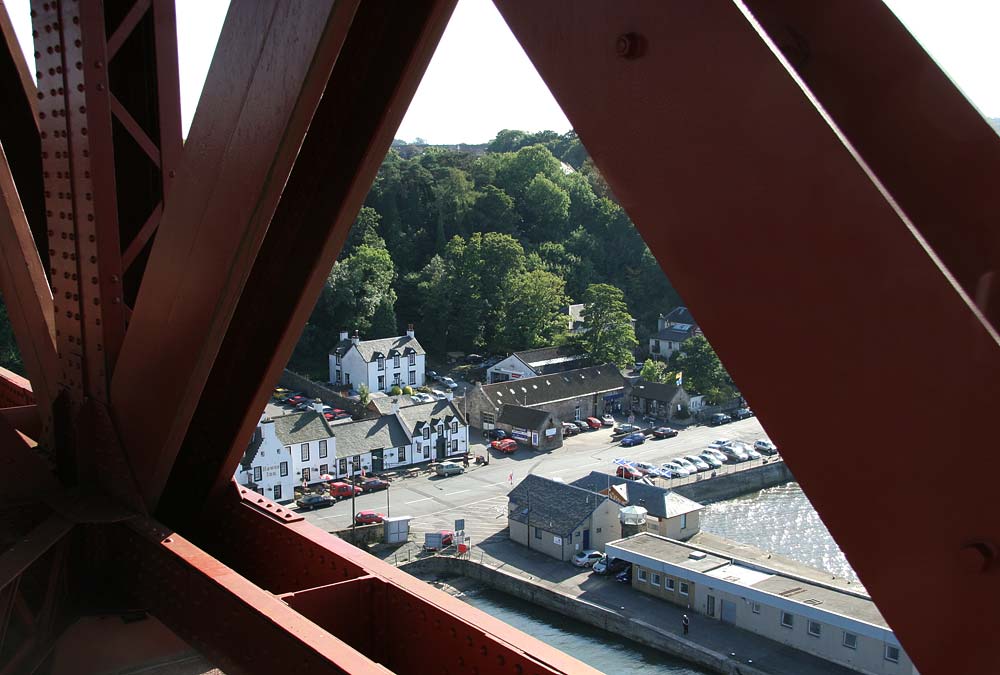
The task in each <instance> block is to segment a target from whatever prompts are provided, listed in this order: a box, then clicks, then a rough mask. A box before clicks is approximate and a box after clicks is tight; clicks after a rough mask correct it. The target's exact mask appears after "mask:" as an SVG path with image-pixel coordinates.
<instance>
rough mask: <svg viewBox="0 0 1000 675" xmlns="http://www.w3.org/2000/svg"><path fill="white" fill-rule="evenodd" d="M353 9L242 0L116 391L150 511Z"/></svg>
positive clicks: (222, 44) (228, 26)
mask: <svg viewBox="0 0 1000 675" xmlns="http://www.w3.org/2000/svg"><path fill="white" fill-rule="evenodd" d="M356 5H357V3H356V2H337V3H333V2H332V1H331V0H323V1H317V2H310V3H307V4H301V5H295V4H284V3H278V4H274V3H269V2H260V3H257V2H250V1H249V0H247V1H246V2H234V3H233V4H232V6H231V7H230V11H229V14H228V16H227V18H226V23H225V26H224V27H223V30H222V34H221V36H220V38H219V44H218V46H217V48H216V52H215V57H214V59H213V63H212V67H211V70H210V71H209V75H208V79H207V81H206V85H205V94H204V96H203V97H202V100H201V102H200V104H199V109H198V111H197V113H196V115H195V119H194V123H193V125H192V128H191V133H190V135H189V137H188V140H187V144H186V146H185V152H184V157H183V159H182V167H181V168H180V169H179V170H178V178H177V182H176V184H175V186H174V193H173V198H172V199H171V201H170V203H169V204H167V207H166V209H165V211H164V214H163V219H162V223H161V225H160V229H159V232H158V234H157V238H156V241H155V242H154V245H153V249H152V253H151V255H150V260H149V264H148V265H147V268H146V272H145V275H144V280H143V285H142V287H141V289H140V294H139V297H138V300H137V304H136V307H135V312H134V314H133V317H132V322H131V324H130V326H129V332H128V335H127V336H126V340H125V343H124V345H123V348H122V352H121V357H120V366H121V367H120V369H119V370H118V371H117V372H116V374H115V378H114V383H113V386H112V402H113V410H114V413H115V421H116V423H117V425H118V427H119V429H120V432H121V434H122V439H123V445H124V447H125V449H126V452H127V453H128V455H129V461H130V463H131V464H132V466H133V468H134V469H135V473H136V477H137V479H138V480H139V481H140V488H141V490H142V494H143V497H144V499H145V500H146V502H147V504H149V505H150V507H153V506H155V504H156V503H157V501H158V500H159V497H160V494H161V492H162V490H163V485H164V484H165V483H166V480H167V477H168V475H169V473H170V469H171V466H172V465H173V462H174V458H175V457H176V454H177V450H178V448H179V446H180V444H181V441H182V440H183V438H184V435H185V434H186V432H187V429H188V425H189V423H190V420H191V416H192V414H193V412H194V409H195V406H196V405H197V402H198V399H199V397H200V396H201V393H202V389H203V387H204V384H205V380H206V379H207V377H208V373H209V371H210V369H211V366H212V362H213V360H214V359H215V356H216V354H217V352H218V349H219V345H220V344H221V342H222V340H223V337H224V336H225V332H226V330H227V328H228V324H229V319H230V318H231V316H232V313H233V311H234V310H235V307H236V303H237V301H238V300H239V297H240V293H241V291H242V289H243V285H244V283H245V281H246V278H247V276H248V275H249V272H250V268H251V266H252V265H253V261H254V259H255V257H256V255H257V251H258V249H259V247H260V242H261V241H262V240H263V237H264V233H265V231H266V229H267V226H268V223H269V222H270V219H271V215H272V213H273V212H274V207H275V205H276V204H277V201H278V197H279V196H280V194H281V190H282V188H283V186H284V184H285V181H286V179H287V177H288V173H289V171H290V170H291V166H292V164H293V163H294V161H295V157H296V154H297V152H298V149H299V147H300V145H301V142H302V137H303V135H304V134H305V131H306V128H307V127H308V125H309V122H310V120H311V119H312V116H313V113H314V111H315V108H316V104H317V103H318V101H319V98H320V96H321V95H322V92H323V88H324V87H325V85H326V82H327V79H328V77H329V75H330V71H331V70H332V68H333V64H334V62H335V61H336V59H337V55H338V54H339V52H340V48H341V46H342V44H343V41H344V37H345V36H346V34H347V31H348V29H349V28H350V25H351V20H352V18H353V16H354V11H355V9H356Z"/></svg>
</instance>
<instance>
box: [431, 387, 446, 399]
mask: <svg viewBox="0 0 1000 675" xmlns="http://www.w3.org/2000/svg"><path fill="white" fill-rule="evenodd" d="M428 396H430V397H431V400H432V401H435V400H437V401H444V400H447V398H448V394H446V393H444V392H443V391H438V390H437V389H431V393H429V394H428Z"/></svg>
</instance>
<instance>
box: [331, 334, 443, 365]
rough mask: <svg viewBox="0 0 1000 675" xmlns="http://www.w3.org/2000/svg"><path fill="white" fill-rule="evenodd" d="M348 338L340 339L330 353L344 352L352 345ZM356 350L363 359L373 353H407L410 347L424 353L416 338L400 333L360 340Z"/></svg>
mask: <svg viewBox="0 0 1000 675" xmlns="http://www.w3.org/2000/svg"><path fill="white" fill-rule="evenodd" d="M352 344H353V343H352V342H351V341H350V340H341V341H340V342H338V343H337V344H336V345H334V348H333V349H332V350H330V353H331V354H337V353H340V354H346V353H347V352H348V351H349V350H350V349H351V346H352ZM357 347H358V351H359V352H361V356H362V357H363V358H364V360H365V361H369V362H370V361H371V360H372V357H373V356H375V354H381V355H382V356H384V357H386V358H388V357H389V354H390V352H392V351H397V352H399V355H400V356H403V355H404V354H407V353H409V351H410V350H411V349H412V350H413V351H414V352H416V353H417V354H424V353H425V352H424V348H423V347H421V346H420V343H419V342H417V338H415V337H410V336H409V335H400V336H397V337H391V338H381V339H378V340H361V341H359V342H358V344H357Z"/></svg>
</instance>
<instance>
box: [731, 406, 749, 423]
mask: <svg viewBox="0 0 1000 675" xmlns="http://www.w3.org/2000/svg"><path fill="white" fill-rule="evenodd" d="M748 417H753V410H750V408H737V409H736V410H734V411H733V419H734V420H745V419H746V418H748Z"/></svg>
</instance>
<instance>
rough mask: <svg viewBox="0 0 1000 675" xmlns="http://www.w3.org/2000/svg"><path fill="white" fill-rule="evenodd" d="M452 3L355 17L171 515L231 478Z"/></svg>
mask: <svg viewBox="0 0 1000 675" xmlns="http://www.w3.org/2000/svg"><path fill="white" fill-rule="evenodd" d="M454 4H455V3H454V1H453V0H445V1H443V2H423V3H405V4H402V5H393V4H383V3H364V4H362V6H361V7H360V8H359V10H358V12H357V14H356V15H355V17H354V21H353V23H352V25H351V31H350V35H349V36H348V37H347V39H346V41H345V43H344V46H343V49H342V50H341V53H340V55H339V57H338V59H337V63H336V66H335V67H334V69H333V72H332V74H331V75H330V78H329V82H328V83H327V85H326V90H325V92H324V94H323V98H322V101H321V102H320V103H319V106H318V107H317V109H316V114H315V117H314V118H313V122H312V125H311V126H310V128H309V132H308V133H307V134H306V137H305V139H304V141H303V143H302V147H301V149H300V151H299V154H298V158H297V160H296V163H295V167H294V169H293V170H292V172H291V175H290V176H289V178H288V183H287V185H285V187H284V191H283V193H282V195H281V201H280V202H279V204H278V207H277V209H276V211H275V214H274V217H273V218H272V220H271V225H270V227H269V228H268V232H267V236H266V237H265V239H264V241H263V243H262V245H261V249H260V252H259V253H258V255H257V259H256V261H255V262H254V265H253V269H252V271H251V272H250V278H249V279H248V280H247V283H246V287H245V288H244V290H243V294H242V296H241V297H240V299H239V304H238V306H237V307H236V312H235V314H234V316H233V319H232V321H231V323H230V326H229V329H228V332H227V333H226V337H225V340H224V341H223V343H222V345H221V348H220V350H219V353H218V355H217V357H216V359H215V362H214V364H213V366H212V371H211V374H210V376H209V378H208V381H207V384H206V386H205V390H204V392H203V393H202V395H201V399H200V401H199V404H198V408H197V410H196V412H195V415H194V418H193V419H192V422H191V425H190V428H189V430H188V432H187V434H186V438H185V441H184V446H183V449H182V451H181V453H180V454H179V455H178V458H177V463H176V464H175V465H174V467H173V472H172V473H171V476H170V483H169V484H168V493H169V494H165V495H164V499H165V508H167V509H168V510H169V513H168V512H160V514H159V516H160V517H161V518H162V519H164V520H165V521H166V522H169V523H171V524H172V525H175V526H179V525H180V523H182V522H196V521H197V518H198V517H199V511H200V510H201V509H202V508H203V506H204V504H205V501H206V499H207V498H208V497H209V495H211V494H217V493H218V492H219V491H220V490H224V489H226V488H227V487H228V485H229V483H230V481H231V480H232V477H233V474H234V472H235V471H236V468H237V466H238V464H239V459H240V457H242V455H243V452H244V451H245V449H246V446H247V443H248V442H249V439H250V436H251V434H252V433H253V429H254V427H255V426H256V424H257V421H258V419H259V411H261V410H263V408H264V405H265V403H266V402H267V400H268V398H269V396H270V394H271V391H272V389H273V387H274V386H275V383H276V382H277V380H278V378H279V377H280V374H281V371H282V368H283V367H284V366H285V364H286V363H287V362H288V359H289V357H290V356H291V354H292V350H293V349H294V347H295V342H296V341H297V340H298V337H299V334H300V333H301V331H302V327H303V326H304V325H305V322H306V320H307V319H308V317H309V314H310V313H311V311H312V308H313V307H314V306H315V304H316V300H317V298H318V297H319V294H320V292H321V290H322V287H323V284H324V282H325V280H326V277H327V275H328V274H329V270H330V268H331V267H332V266H333V263H334V261H335V260H336V258H337V254H338V253H339V252H340V249H341V246H342V245H343V242H344V240H345V239H346V237H347V233H348V231H349V230H350V227H351V224H352V223H353V221H354V218H355V217H356V215H357V212H358V209H359V208H360V207H361V204H362V202H363V200H364V198H365V195H366V193H367V191H368V189H369V187H370V185H371V183H372V181H373V180H374V178H375V174H376V173H377V171H378V167H379V165H380V164H381V162H382V159H383V158H384V156H385V153H386V152H387V151H388V149H389V145H390V143H391V142H392V138H393V135H394V134H395V132H396V129H397V127H398V126H399V123H400V121H401V119H402V116H403V113H404V112H405V110H406V108H407V107H408V105H409V101H410V99H411V98H412V96H413V93H414V91H415V90H416V87H417V85H418V83H419V82H420V78H421V76H422V75H423V72H424V69H425V68H426V67H427V63H428V62H429V61H430V58H431V55H432V54H433V51H434V48H435V46H436V45H437V43H438V41H439V39H440V37H441V34H442V32H443V31H444V28H445V25H446V24H447V21H448V18H449V16H450V15H451V12H452V9H453V7H454ZM344 101H351V102H352V106H351V107H349V108H348V107H346V106H345V105H344V103H343V102H344ZM178 519H180V520H178Z"/></svg>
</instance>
